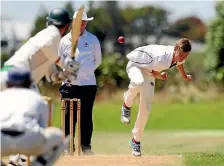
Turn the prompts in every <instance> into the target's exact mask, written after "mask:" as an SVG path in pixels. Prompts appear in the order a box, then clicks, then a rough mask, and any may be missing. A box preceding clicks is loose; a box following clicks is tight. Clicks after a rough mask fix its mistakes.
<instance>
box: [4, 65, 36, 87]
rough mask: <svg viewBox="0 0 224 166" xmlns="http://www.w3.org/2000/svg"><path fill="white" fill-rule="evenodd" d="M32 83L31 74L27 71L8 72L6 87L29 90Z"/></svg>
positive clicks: (16, 69) (21, 69) (14, 69)
mask: <svg viewBox="0 0 224 166" xmlns="http://www.w3.org/2000/svg"><path fill="white" fill-rule="evenodd" d="M31 83H32V78H31V73H30V71H29V70H27V69H23V68H13V69H12V70H10V71H9V72H8V79H7V85H8V86H11V87H17V86H19V87H26V88H29V87H30V85H31Z"/></svg>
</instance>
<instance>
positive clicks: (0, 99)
mask: <svg viewBox="0 0 224 166" xmlns="http://www.w3.org/2000/svg"><path fill="white" fill-rule="evenodd" d="M0 108H1V109H0V114H1V116H0V122H1V124H0V128H1V129H5V130H8V131H10V130H13V131H24V130H26V129H32V131H39V130H40V128H42V127H43V128H45V127H46V126H47V121H48V116H49V109H48V105H47V103H46V101H45V100H44V99H43V98H42V97H41V96H40V94H38V93H37V92H35V91H33V90H30V89H23V88H9V89H6V90H4V91H2V92H0Z"/></svg>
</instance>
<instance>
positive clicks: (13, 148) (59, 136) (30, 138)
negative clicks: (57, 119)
mask: <svg viewBox="0 0 224 166" xmlns="http://www.w3.org/2000/svg"><path fill="white" fill-rule="evenodd" d="M62 142H63V132H62V131H61V130H60V129H58V128H55V127H48V128H46V129H40V130H39V131H32V130H26V131H24V133H23V134H21V135H18V136H10V135H8V134H4V133H2V132H1V156H8V155H10V154H17V153H19V154H24V155H34V156H36V155H40V154H47V153H49V152H50V151H52V148H53V147H55V146H57V145H59V144H60V143H62Z"/></svg>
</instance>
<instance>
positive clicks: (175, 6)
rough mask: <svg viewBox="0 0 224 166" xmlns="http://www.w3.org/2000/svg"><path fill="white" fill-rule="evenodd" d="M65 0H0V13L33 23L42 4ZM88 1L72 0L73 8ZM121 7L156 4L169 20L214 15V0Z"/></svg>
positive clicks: (51, 5) (48, 5)
mask: <svg viewBox="0 0 224 166" xmlns="http://www.w3.org/2000/svg"><path fill="white" fill-rule="evenodd" d="M65 2H66V1H40V0H39V1H8V0H7V1H6V0H4V1H1V15H3V16H8V17H10V18H12V19H15V20H18V21H24V22H27V23H33V21H34V19H35V17H36V16H37V15H38V13H39V12H40V11H41V10H40V9H41V8H42V7H43V6H44V7H45V8H46V9H47V10H48V11H49V10H51V9H52V8H54V7H60V6H63V5H64V4H65ZM87 2H88V1H73V5H74V7H75V8H78V7H79V6H81V5H82V4H87ZM120 4H121V6H122V7H125V6H127V5H132V6H136V7H139V6H143V5H147V4H149V5H156V6H162V7H164V8H166V9H168V10H169V11H171V12H172V14H171V16H170V20H172V21H175V20H176V19H177V18H180V17H183V16H185V15H196V16H198V17H199V18H201V19H202V20H203V21H205V22H207V21H209V20H211V19H212V18H213V17H215V1H167V0H165V1H139V2H136V1H135V2H133V1H120Z"/></svg>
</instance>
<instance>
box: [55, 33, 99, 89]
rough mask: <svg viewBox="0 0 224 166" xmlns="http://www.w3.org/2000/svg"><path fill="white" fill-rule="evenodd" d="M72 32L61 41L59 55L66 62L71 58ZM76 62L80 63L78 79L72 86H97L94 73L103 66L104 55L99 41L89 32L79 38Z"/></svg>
mask: <svg viewBox="0 0 224 166" xmlns="http://www.w3.org/2000/svg"><path fill="white" fill-rule="evenodd" d="M71 42H72V38H71V32H70V33H68V34H67V35H66V36H64V37H63V38H62V39H61V42H60V46H59V50H58V55H59V56H60V58H61V60H62V61H63V60H65V58H66V57H67V56H71V47H72V46H71ZM75 61H77V62H79V63H80V68H79V72H78V75H77V79H76V80H75V81H72V82H71V84H72V85H80V86H83V85H96V77H95V73H94V71H95V70H96V69H97V67H98V66H99V65H100V64H101V61H102V53H101V47H100V43H99V40H98V39H97V37H96V36H95V35H93V34H91V33H89V32H88V31H86V30H85V31H84V33H83V35H82V36H81V37H80V38H79V41H78V44H77V49H76V52H75Z"/></svg>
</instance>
